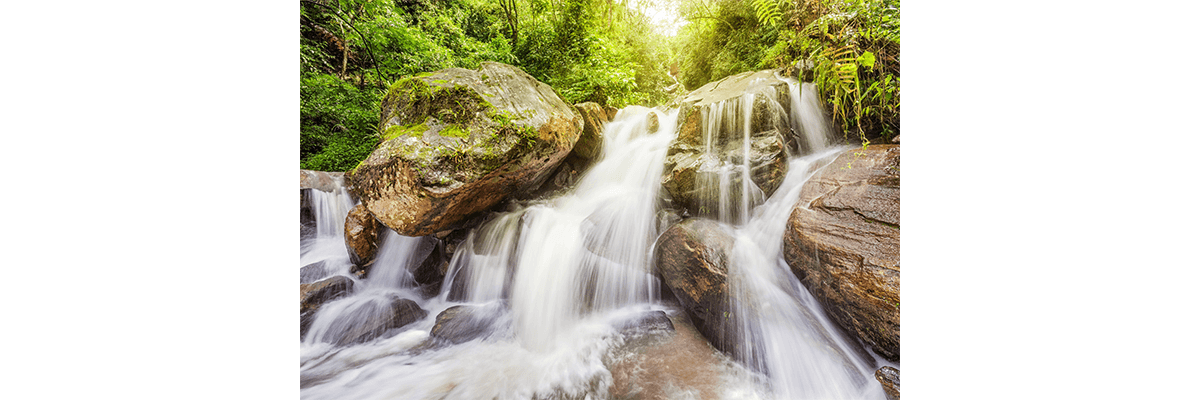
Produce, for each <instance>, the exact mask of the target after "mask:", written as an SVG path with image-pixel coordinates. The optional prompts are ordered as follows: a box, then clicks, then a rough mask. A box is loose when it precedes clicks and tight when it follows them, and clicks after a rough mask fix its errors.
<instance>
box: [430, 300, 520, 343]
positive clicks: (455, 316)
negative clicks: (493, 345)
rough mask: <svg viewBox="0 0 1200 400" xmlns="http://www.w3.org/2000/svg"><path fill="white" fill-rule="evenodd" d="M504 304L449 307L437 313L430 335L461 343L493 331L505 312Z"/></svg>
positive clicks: (445, 340)
mask: <svg viewBox="0 0 1200 400" xmlns="http://www.w3.org/2000/svg"><path fill="white" fill-rule="evenodd" d="M502 308H503V304H501V303H493V304H488V305H461V306H454V307H450V308H447V309H446V310H445V311H442V312H441V313H440V314H438V315H437V319H436V320H435V321H434V323H433V329H431V330H430V331H429V336H430V337H433V338H437V339H440V340H442V341H444V342H449V343H452V344H459V343H463V342H467V341H470V340H473V339H476V338H480V337H486V336H488V335H490V334H491V333H492V331H493V330H494V329H495V328H496V325H497V323H498V322H501V321H499V320H500V319H501V316H502V315H503V313H504V310H503V309H502Z"/></svg>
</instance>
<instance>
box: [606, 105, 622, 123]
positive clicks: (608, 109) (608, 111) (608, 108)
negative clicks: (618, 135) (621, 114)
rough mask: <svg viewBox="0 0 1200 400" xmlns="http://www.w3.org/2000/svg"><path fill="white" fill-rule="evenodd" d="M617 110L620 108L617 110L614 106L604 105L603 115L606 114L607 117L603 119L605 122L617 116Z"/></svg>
mask: <svg viewBox="0 0 1200 400" xmlns="http://www.w3.org/2000/svg"><path fill="white" fill-rule="evenodd" d="M617 111H620V110H617V108H616V107H613V106H604V114H605V115H608V119H607V120H605V122H611V121H612V120H613V118H616V117H617Z"/></svg>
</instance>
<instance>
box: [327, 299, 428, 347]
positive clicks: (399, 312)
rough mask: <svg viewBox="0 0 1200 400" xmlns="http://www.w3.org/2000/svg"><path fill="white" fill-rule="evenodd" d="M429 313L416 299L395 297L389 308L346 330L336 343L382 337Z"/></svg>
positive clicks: (342, 344)
mask: <svg viewBox="0 0 1200 400" xmlns="http://www.w3.org/2000/svg"><path fill="white" fill-rule="evenodd" d="M428 315H429V312H428V311H425V310H424V309H422V308H421V306H419V305H417V303H416V302H415V301H412V300H409V299H404V298H393V299H392V300H391V302H390V303H388V305H387V309H386V310H384V311H383V312H378V313H376V314H375V315H374V316H372V317H370V318H367V319H366V320H365V321H361V322H360V323H358V324H356V325H354V326H352V327H351V328H350V329H348V330H346V331H345V332H344V333H343V334H342V335H341V336H340V337H339V338H338V339H337V340H336V341H334V343H335V344H336V345H338V346H346V345H351V344H357V343H365V342H369V341H372V340H375V339H378V338H380V337H382V336H383V335H384V334H385V333H387V332H388V331H390V330H392V329H397V328H403V327H404V326H406V325H408V324H411V323H413V322H417V321H420V320H422V319H424V318H425V317H426V316H428Z"/></svg>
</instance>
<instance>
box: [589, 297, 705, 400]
mask: <svg viewBox="0 0 1200 400" xmlns="http://www.w3.org/2000/svg"><path fill="white" fill-rule="evenodd" d="M663 322H665V325H664V324H660V325H659V326H662V327H663V328H665V327H666V326H667V325H669V326H670V327H671V328H670V329H658V328H655V329H652V330H650V331H648V332H647V333H646V334H637V335H632V336H627V337H626V339H625V340H624V341H622V344H621V345H620V347H618V348H616V349H614V350H613V351H612V352H610V353H609V354H610V356H608V357H605V359H604V365H605V366H606V367H607V368H608V370H609V371H611V372H612V385H611V386H609V394H610V395H611V397H612V398H613V399H647V400H649V399H674V398H678V397H679V391H680V388H686V389H687V391H688V392H690V393H692V395H693V396H694V397H695V398H699V399H716V398H720V395H719V394H720V393H721V392H722V379H721V375H722V372H721V371H722V370H723V369H724V367H722V365H723V362H724V361H722V359H721V357H720V356H719V355H718V354H717V352H715V351H713V348H712V346H710V345H709V344H708V343H707V342H706V341H705V339H704V337H703V336H701V335H700V333H699V332H697V331H696V327H694V326H692V324H691V323H690V322H689V321H688V318H687V317H686V316H683V315H678V316H675V317H671V318H669V319H667V320H666V321H663Z"/></svg>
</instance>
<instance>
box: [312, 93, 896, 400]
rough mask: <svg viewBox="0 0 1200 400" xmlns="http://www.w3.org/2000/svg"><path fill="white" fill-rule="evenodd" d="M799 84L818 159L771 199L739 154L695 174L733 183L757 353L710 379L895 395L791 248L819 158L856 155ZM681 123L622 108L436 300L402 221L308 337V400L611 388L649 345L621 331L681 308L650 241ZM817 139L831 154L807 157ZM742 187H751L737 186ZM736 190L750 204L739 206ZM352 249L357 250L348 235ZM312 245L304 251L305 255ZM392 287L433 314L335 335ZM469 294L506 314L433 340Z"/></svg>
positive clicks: (456, 265) (743, 283) (747, 323)
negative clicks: (571, 171)
mask: <svg viewBox="0 0 1200 400" xmlns="http://www.w3.org/2000/svg"><path fill="white" fill-rule="evenodd" d="M789 85H790V89H791V94H792V102H791V103H792V107H791V110H789V111H790V112H789V113H788V114H789V115H790V117H791V123H792V125H793V129H795V130H797V131H798V132H803V133H804V134H803V135H801V137H800V140H799V141H798V142H799V144H798V146H799V148H798V149H795V150H796V153H798V154H805V155H804V156H801V157H795V158H792V159H791V160H790V163H789V170H788V171H789V172H788V174H787V176H786V178H785V179H784V182H783V183H782V184H781V186H780V187H779V189H777V190H776V191H775V193H774V194H773V195H772V196H771V197H770V198H764V197H765V196H763V194H762V192H761V190H758V189H757V186H756V185H754V184H753V183H752V182H751V180H750V179H749V171H750V168H749V166H747V165H745V164H744V162H745V161H743V163H742V164H740V165H739V164H737V163H731V162H728V161H725V162H726V165H725V166H723V168H725V169H726V170H727V171H728V173H722V174H720V178H719V179H715V180H709V181H706V182H705V183H701V182H697V184H698V185H715V186H717V187H716V188H710V190H719V191H720V192H721V201H720V204H716V205H714V206H718V207H720V215H719V216H718V218H719V219H721V220H723V221H725V222H726V223H731V224H735V229H734V232H735V237H736V241H735V247H734V249H733V251H732V254H730V263H729V280H730V281H729V282H730V291H731V292H730V293H731V302H732V303H733V304H732V305H733V307H734V308H733V309H734V310H738V311H737V312H736V313H735V314H737V315H739V316H742V317H741V318H739V319H738V321H739V322H740V323H741V326H742V332H741V335H740V337H741V338H742V339H743V340H744V341H745V345H744V346H742V348H747V349H752V350H749V351H747V352H746V354H741V355H740V357H739V359H742V360H745V362H746V363H747V364H748V365H746V366H745V367H749V368H748V369H747V368H745V367H743V366H742V365H738V364H734V363H732V362H731V361H730V359H729V358H727V357H724V356H723V355H719V354H713V355H712V357H710V358H711V359H712V360H717V361H715V363H716V364H717V365H716V366H715V367H714V368H715V369H712V370H713V371H718V372H717V374H718V375H717V376H716V377H715V378H712V379H710V381H709V382H705V384H707V385H712V386H714V387H716V389H715V396H716V397H718V398H724V399H741V398H747V399H755V398H757V399H882V398H883V397H884V396H883V392H882V389H881V388H880V386H879V384H878V383H877V382H876V381H875V380H874V378H873V373H874V370H875V369H876V368H878V366H879V365H880V364H881V363H882V362H881V361H879V360H876V359H868V358H869V356H868V357H862V356H860V355H859V354H862V351H861V349H856V347H857V346H858V344H856V343H853V342H850V341H847V340H846V339H845V338H842V337H841V336H840V334H838V333H837V332H838V331H837V330H836V329H834V328H833V325H832V324H831V323H830V321H829V320H828V319H827V318H826V317H825V315H824V313H823V312H822V311H821V309H820V306H819V305H818V304H817V303H816V302H815V301H814V300H813V298H812V296H811V295H809V294H808V292H807V290H806V289H804V288H803V286H802V285H800V283H799V281H798V280H796V278H795V277H794V276H793V275H792V274H791V272H790V270H789V269H788V267H787V265H786V263H785V262H784V261H783V259H782V256H781V254H780V250H781V240H782V232H783V230H784V229H785V226H786V222H787V216H788V214H789V213H790V211H791V208H792V205H794V204H795V201H796V198H797V197H798V194H799V190H800V187H801V186H802V184H803V183H804V182H805V181H806V180H807V179H808V178H809V177H810V176H811V175H812V174H813V172H814V170H815V168H814V167H817V166H820V165H823V164H827V163H829V162H830V161H831V160H832V158H833V157H835V156H836V154H838V153H839V152H840V151H842V150H844V148H830V147H829V146H828V134H829V130H828V127H826V126H824V120H823V118H824V117H823V116H821V114H820V110H819V107H817V108H816V109H812V107H813V106H815V105H816V103H815V102H811V103H805V100H808V98H811V97H812V93H811V90H812V89H811V87H808V86H807V85H808V84H805V85H804V86H803V87H799V86H801V85H794V84H792V82H789ZM752 98H753V97H752V96H749V95H747V96H743V97H742V98H740V99H736V100H729V102H730V103H739V102H748V101H749V100H751V99H752ZM776 106H778V105H777V104H776ZM710 110H716V111H710V113H714V114H710V118H707V119H706V121H709V122H710V124H709V126H711V127H713V128H715V127H716V126H717V124H724V123H730V124H736V125H740V126H741V128H742V129H739V130H738V131H740V132H741V137H742V138H743V140H744V141H745V142H746V143H749V138H750V121H751V119H750V113H749V111H750V110H752V107H749V106H746V107H742V106H740V105H738V104H730V105H729V106H728V107H726V106H724V105H719V106H716V107H713V108H711V109H710ZM651 112H655V113H658V118H659V122H660V126H661V127H662V128H661V129H660V130H659V133H657V134H653V135H650V134H647V133H646V123H645V120H646V115H647V114H648V113H651ZM715 113H719V114H715ZM718 115H719V117H718ZM814 115H815V116H816V117H814ZM811 118H818V119H817V120H816V121H808V119H811ZM704 129H706V131H705V132H711V131H709V130H707V129H708V126H706V127H705V128H704ZM675 130H676V111H674V110H672V111H670V112H666V113H663V112H659V111H654V110H650V109H646V108H642V107H628V108H626V109H623V110H621V111H620V112H619V113H618V114H617V116H616V118H614V120H613V122H610V123H608V124H606V126H605V128H604V136H605V138H606V139H605V144H604V148H603V151H602V156H601V157H602V158H601V160H599V161H598V162H597V163H596V164H595V165H594V166H593V167H592V168H591V169H590V170H588V171H587V172H586V173H585V174H584V175H583V176H582V177H581V179H580V181H579V183H578V185H577V186H576V187H575V188H574V189H573V190H572V191H571V192H569V193H567V194H565V195H563V196H560V197H557V198H554V199H550V200H547V201H544V202H540V203H536V204H526V205H523V206H520V207H519V208H517V209H514V210H512V211H511V212H508V213H504V214H499V215H496V216H494V218H492V219H491V220H490V221H489V222H488V223H486V224H484V225H482V226H480V227H479V228H478V229H477V230H475V231H474V232H472V233H471V234H470V236H469V237H468V239H467V240H465V241H464V242H463V243H462V244H461V245H460V247H459V249H458V251H456V253H455V255H454V257H453V258H452V260H451V261H450V270H449V272H448V274H447V277H446V281H445V283H444V284H443V286H442V292H441V293H440V294H439V295H438V296H436V297H434V298H431V299H427V300H422V299H421V298H420V296H419V295H418V294H417V293H416V291H415V290H414V289H413V288H412V286H413V283H412V278H411V274H410V273H409V270H410V269H411V266H412V264H414V263H415V262H419V261H415V260H409V259H408V257H407V255H408V254H410V253H412V251H413V250H412V249H413V248H414V247H415V246H416V244H415V243H416V240H417V239H415V238H406V237H403V236H399V235H396V234H395V233H392V232H390V231H388V233H387V234H386V235H385V237H384V239H383V242H382V244H381V246H380V252H379V257H378V259H377V261H376V265H375V266H374V267H373V268H372V271H371V275H370V276H369V278H368V279H367V280H365V281H363V282H356V286H355V290H354V293H353V295H352V296H349V297H347V298H344V299H341V300H337V301H334V302H330V303H328V304H326V305H325V306H324V307H322V309H321V311H320V313H319V314H318V317H317V319H316V320H315V321H314V323H313V326H312V328H310V332H309V335H308V336H307V337H306V338H305V340H304V341H303V343H302V344H301V354H300V361H301V368H300V369H301V386H302V388H301V398H305V399H431V398H432V399H440V398H446V399H490V398H497V399H530V398H547V397H551V398H594V399H595V398H609V396H610V394H609V388H610V387H611V386H613V385H614V376H613V372H612V371H610V370H609V369H608V368H609V365H608V364H606V361H608V362H609V364H611V361H612V360H614V359H615V360H625V359H629V358H630V357H633V356H634V355H635V354H636V353H622V352H628V351H630V350H627V349H625V348H626V347H624V346H626V344H627V341H628V340H630V339H629V337H628V336H624V335H622V334H621V332H620V330H619V328H618V327H619V326H621V325H622V323H623V322H624V321H627V320H629V319H630V318H635V317H636V316H637V315H640V313H642V312H645V311H647V310H663V309H666V310H667V311H668V312H669V313H671V314H677V313H679V312H680V311H677V310H673V309H670V308H668V307H667V306H665V305H663V304H662V303H660V302H659V295H660V294H659V293H658V292H657V287H658V286H657V285H658V282H657V280H656V279H654V278H653V277H652V275H651V273H652V265H651V259H650V254H651V253H652V249H651V246H652V245H653V243H654V241H655V239H656V237H657V235H658V234H659V233H660V230H661V229H663V228H664V227H660V226H659V224H660V216H659V214H658V213H659V200H658V191H659V187H660V179H661V175H662V166H663V160H664V158H665V154H666V150H667V148H668V146H669V145H670V142H671V140H672V139H673V135H674V132H675ZM813 149H816V150H817V152H816V153H814V154H809V152H810V151H811V150H813ZM742 151H743V154H742V157H741V160H749V158H750V157H749V149H748V146H745V147H743V150H742ZM738 175H740V176H738ZM734 177H736V178H737V179H734ZM734 184H737V185H740V186H741V187H740V188H739V189H740V190H736V191H735V190H730V189H732V187H731V185H734ZM731 192H736V193H738V194H739V195H740V196H741V198H740V199H739V200H740V201H737V202H733V201H730V200H731V199H730V196H729V194H730V193H731ZM342 218H344V213H343V214H342ZM338 231H339V232H340V229H338ZM338 245H339V246H343V247H342V248H343V250H342V252H343V254H344V251H345V250H344V245H343V244H341V243H340V242H339V243H338ZM304 254H306V253H304V252H303V250H302V258H303V255H304ZM346 262H347V263H348V260H347V261H346ZM394 297H403V298H409V299H413V300H415V301H416V302H417V303H418V304H419V305H420V306H421V307H422V308H423V309H425V310H427V311H428V312H429V315H428V317H426V318H425V319H423V320H421V321H419V322H416V323H413V324H411V325H409V326H405V327H403V328H401V329H400V330H399V332H396V333H393V334H392V335H390V336H388V335H385V336H384V337H383V338H381V339H378V340H375V341H371V342H367V343H362V344H357V345H351V346H346V347H337V346H333V345H331V344H329V342H330V341H331V340H329V338H334V337H336V336H337V333H336V332H337V331H338V330H339V329H341V330H344V329H348V328H349V327H350V326H352V325H353V323H354V322H355V321H356V320H359V319H362V318H367V317H368V316H369V314H371V313H375V312H378V309H379V308H380V307H381V306H380V305H381V304H383V303H385V302H386V301H388V300H389V299H391V298H394ZM459 304H468V305H477V306H486V307H488V309H490V310H494V311H495V312H496V313H497V315H496V322H495V323H494V325H493V326H492V327H491V328H490V332H489V334H488V335H486V336H485V337H482V338H477V339H474V340H470V341H467V342H465V343H461V344H457V345H449V346H441V347H433V348H430V347H428V345H426V343H428V342H427V340H428V339H429V338H430V336H429V332H430V329H431V328H432V327H433V324H434V319H435V317H436V315H437V314H438V313H439V312H441V311H443V310H445V309H447V308H449V307H452V306H455V305H459ZM623 349H625V350H623ZM714 352H715V351H714ZM689 360H691V359H689ZM708 362H710V363H712V362H713V361H711V360H710V361H708ZM706 367H708V366H706V365H692V363H690V362H681V363H677V364H675V365H670V366H668V367H666V368H673V369H676V370H679V371H683V373H684V374H693V375H697V376H700V375H702V374H698V373H696V372H695V371H699V370H700V369H702V368H706ZM665 393H667V396H668V397H670V398H678V399H690V398H701V397H703V396H702V395H701V394H700V393H701V391H700V389H697V388H694V387H676V386H671V387H670V388H669V390H667V391H666V392H665Z"/></svg>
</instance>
